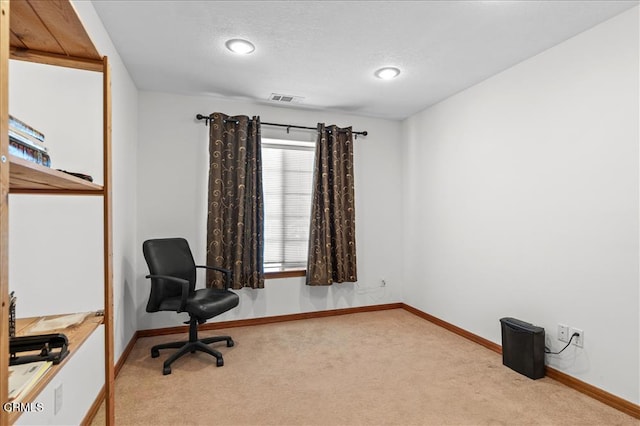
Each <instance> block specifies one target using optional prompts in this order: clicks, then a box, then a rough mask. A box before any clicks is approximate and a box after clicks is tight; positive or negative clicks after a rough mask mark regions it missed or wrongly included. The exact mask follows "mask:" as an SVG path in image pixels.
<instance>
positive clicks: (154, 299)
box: [142, 238, 240, 375]
mask: <svg viewBox="0 0 640 426" xmlns="http://www.w3.org/2000/svg"><path fill="white" fill-rule="evenodd" d="M142 252H143V253H144V258H145V260H146V261H147V265H148V266H149V272H150V275H147V276H146V278H151V294H150V295H149V301H148V302H147V312H158V311H175V312H178V313H179V312H187V313H188V314H189V321H187V322H185V324H187V323H188V324H189V340H188V341H181V342H171V343H163V344H160V345H156V346H154V347H152V348H151V357H152V358H157V357H158V356H160V352H159V351H160V349H167V348H180V349H179V350H178V351H177V352H175V353H174V354H173V355H171V356H170V357H169V358H168V359H167V360H166V361H165V362H164V368H163V370H162V374H165V375H166V374H171V363H172V362H173V361H175V360H176V359H178V358H180V357H181V356H183V355H185V354H186V353H187V352H191V353H194V352H195V351H201V352H206V353H208V354H210V355H213V356H214V357H215V358H216V365H217V366H218V367H222V366H223V365H224V360H223V359H222V354H221V353H220V352H218V351H216V350H214V349H212V348H210V347H209V346H207V345H208V344H210V343H214V342H222V341H226V342H227V347H231V346H233V340H232V339H231V337H229V336H216V337H207V338H205V339H198V324H202V323H204V322H206V320H208V319H209V318H213V317H215V316H216V315H220V314H222V313H223V312H226V311H228V310H230V309H233V308H235V307H236V306H238V302H239V299H240V298H239V297H238V295H237V294H235V293H233V292H231V291H229V289H228V288H229V284H230V283H231V271H229V270H226V269H223V268H218V267H215V266H196V264H195V262H194V261H193V255H192V254H191V250H190V249H189V243H187V241H186V240H185V239H184V238H164V239H155V240H147V241H145V242H144V243H143V244H142ZM196 268H206V269H213V270H216V271H220V272H222V273H224V274H225V280H224V289H216V288H203V289H198V290H196V289H195V286H196Z"/></svg>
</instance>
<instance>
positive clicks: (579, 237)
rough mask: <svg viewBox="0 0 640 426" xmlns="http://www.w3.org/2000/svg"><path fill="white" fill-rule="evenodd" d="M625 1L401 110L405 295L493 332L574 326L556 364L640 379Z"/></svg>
mask: <svg viewBox="0 0 640 426" xmlns="http://www.w3.org/2000/svg"><path fill="white" fill-rule="evenodd" d="M638 48H639V34H638V8H637V7H636V8H634V9H632V10H630V11H627V12H625V13H623V14H622V15H619V16H617V17H615V18H613V19H611V20H609V21H607V22H605V23H603V24H601V25H599V26H597V27H594V28H593V29H591V30H589V31H586V32H584V33H582V34H580V35H578V36H576V37H574V38H572V39H570V40H568V41H566V42H564V43H562V44H560V45H557V46H556V47H554V48H552V49H549V50H548V51H545V52H543V53H541V54H539V55H537V56H535V57H533V58H531V59H529V60H526V61H524V62H522V63H520V64H518V65H517V66H514V67H513V68H511V69H509V70H506V71H504V72H502V73H501V74H498V75H496V76H494V77H492V78H490V79H488V80H486V81H484V82H482V83H481V84H478V85H476V86H474V87H472V88H470V89H468V90H465V91H463V92H461V93H459V94H457V95H456V96H453V97H452V98H449V99H447V100H445V101H443V102H441V103H439V104H437V105H435V106H433V107H431V108H429V109H427V110H425V111H423V112H421V113H419V114H416V115H414V116H412V117H410V118H409V119H407V120H405V122H404V123H403V134H404V136H403V140H404V142H405V152H404V159H405V166H406V174H405V179H406V185H407V194H406V197H405V203H404V210H405V212H406V213H405V220H406V226H405V249H404V251H405V255H406V262H405V271H406V273H405V275H404V287H403V291H404V300H405V302H406V303H407V304H409V305H412V306H415V307H417V308H418V309H421V310H423V311H425V312H428V313H430V314H433V315H435V316H437V317H439V318H442V319H443V320H445V321H448V322H450V323H452V324H455V325H457V326H459V327H462V328H464V329H466V330H469V331H471V332H473V333H475V334H477V335H480V336H482V337H484V338H487V339H489V340H491V341H493V342H496V343H501V336H500V325H499V319H500V318H502V317H507V316H512V317H516V318H519V319H522V320H525V321H528V322H532V323H534V324H536V325H539V326H542V327H544V328H545V329H546V333H547V342H548V344H549V345H550V346H551V347H552V348H553V349H555V350H558V349H560V348H561V346H560V342H559V341H558V340H557V339H556V330H557V324H558V323H564V324H567V325H569V326H573V327H577V328H580V329H582V330H584V348H582V349H578V348H576V347H570V348H569V349H567V350H566V351H565V353H563V354H562V355H559V356H548V357H547V363H548V364H549V365H551V366H553V367H554V368H556V369H558V370H561V371H564V372H566V373H567V374H570V375H572V376H575V377H577V378H578V379H580V380H583V381H585V382H587V383H590V384H592V385H594V386H597V387H599V388H601V389H604V390H606V391H608V392H611V393H613V394H615V395H618V396H620V397H622V398H624V399H626V400H629V401H631V402H634V403H638V402H639V401H640V390H639V377H640V371H639V365H638V364H639V363H638V360H639V359H640V353H639V341H638V339H639V336H640V328H639V322H640V321H639V320H640V318H639V312H640V309H639V290H638V287H639V272H638V268H639V264H638V254H639V250H638V241H639V240H638V237H639V234H638V217H639V205H638V191H639V176H638V172H639V167H638V164H639V151H638V137H639V131H638V125H639V117H638V114H639V109H638V100H639V85H638V77H639V67H638V56H639V53H638V52H639V50H638Z"/></svg>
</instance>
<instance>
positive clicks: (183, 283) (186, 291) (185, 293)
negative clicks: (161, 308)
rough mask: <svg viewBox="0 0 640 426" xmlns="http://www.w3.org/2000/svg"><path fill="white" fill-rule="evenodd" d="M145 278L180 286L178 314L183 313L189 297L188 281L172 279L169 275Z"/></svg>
mask: <svg viewBox="0 0 640 426" xmlns="http://www.w3.org/2000/svg"><path fill="white" fill-rule="evenodd" d="M145 278H152V279H154V278H155V279H161V280H167V281H171V282H174V283H176V284H180V287H181V290H182V294H181V299H180V307H179V308H178V313H180V312H183V311H184V308H185V307H186V306H187V296H188V295H189V281H187V280H183V279H182V278H177V277H172V276H170V275H147V276H146V277H145Z"/></svg>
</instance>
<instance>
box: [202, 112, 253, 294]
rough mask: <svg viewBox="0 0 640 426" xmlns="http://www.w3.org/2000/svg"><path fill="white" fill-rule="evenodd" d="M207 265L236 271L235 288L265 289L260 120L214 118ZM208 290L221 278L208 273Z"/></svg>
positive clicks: (211, 122) (211, 129)
mask: <svg viewBox="0 0 640 426" xmlns="http://www.w3.org/2000/svg"><path fill="white" fill-rule="evenodd" d="M208 206H209V211H208V214H207V264H209V265H214V266H220V267H223V268H227V269H230V270H231V271H233V285H232V287H233V288H234V289H239V288H242V287H251V288H263V287H264V267H263V253H264V233H263V228H264V206H263V197H262V159H261V151H260V118H259V117H253V118H249V117H247V116H244V115H243V116H235V117H229V116H227V115H225V114H221V113H217V112H216V113H213V114H211V115H210V130H209V201H208ZM207 287H216V288H222V278H221V277H220V276H219V274H216V273H215V272H214V271H210V270H209V271H207Z"/></svg>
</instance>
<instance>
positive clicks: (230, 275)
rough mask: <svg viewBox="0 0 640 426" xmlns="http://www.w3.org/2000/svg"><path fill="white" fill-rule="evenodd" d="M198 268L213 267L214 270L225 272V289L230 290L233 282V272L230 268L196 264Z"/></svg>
mask: <svg viewBox="0 0 640 426" xmlns="http://www.w3.org/2000/svg"><path fill="white" fill-rule="evenodd" d="M196 268H204V269H212V270H214V271H219V272H223V273H224V277H225V278H224V289H225V290H229V284H231V280H232V278H233V272H231V271H230V270H228V269H224V268H220V267H218V266H207V265H196Z"/></svg>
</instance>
